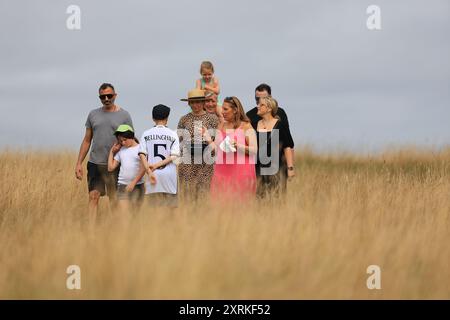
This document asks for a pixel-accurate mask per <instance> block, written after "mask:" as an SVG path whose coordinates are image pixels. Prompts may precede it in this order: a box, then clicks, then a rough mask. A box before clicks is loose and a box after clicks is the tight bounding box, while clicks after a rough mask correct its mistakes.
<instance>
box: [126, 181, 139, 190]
mask: <svg viewBox="0 0 450 320" xmlns="http://www.w3.org/2000/svg"><path fill="white" fill-rule="evenodd" d="M135 186H136V184H135V183H133V182H132V183H130V184H129V185H127V186H126V188H125V191H126V192H133V190H134V187H135Z"/></svg>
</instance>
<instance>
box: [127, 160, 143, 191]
mask: <svg viewBox="0 0 450 320" xmlns="http://www.w3.org/2000/svg"><path fill="white" fill-rule="evenodd" d="M140 164H141V165H140V168H139V172H138V174H137V175H136V177H135V178H134V179H133V181H131V182H130V183H129V184H128V185H127V186H126V188H125V190H126V191H127V192H132V191H133V190H134V187H136V185H137V183H138V182H139V181H141V179H142V177H143V176H144V175H145V167H144V166H143V165H142V161H141V163H140Z"/></svg>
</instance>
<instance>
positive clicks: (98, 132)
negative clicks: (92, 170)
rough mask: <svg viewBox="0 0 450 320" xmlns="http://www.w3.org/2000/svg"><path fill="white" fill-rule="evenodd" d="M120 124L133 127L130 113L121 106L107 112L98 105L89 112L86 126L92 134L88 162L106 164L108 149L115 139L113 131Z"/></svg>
mask: <svg viewBox="0 0 450 320" xmlns="http://www.w3.org/2000/svg"><path fill="white" fill-rule="evenodd" d="M121 124H128V125H130V126H131V127H133V122H132V121H131V116H130V114H129V113H128V111H125V110H124V109H122V108H120V110H119V111H116V112H108V111H103V109H102V108H101V107H100V108H98V109H94V110H92V111H91V112H89V115H88V117H87V120H86V128H91V129H92V134H93V138H92V144H91V153H90V155H89V162H92V163H95V164H108V155H109V150H110V149H111V147H112V145H113V144H114V142H116V141H117V140H116V137H115V136H114V132H115V131H116V129H117V127H118V126H120V125H121Z"/></svg>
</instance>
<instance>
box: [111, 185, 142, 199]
mask: <svg viewBox="0 0 450 320" xmlns="http://www.w3.org/2000/svg"><path fill="white" fill-rule="evenodd" d="M126 187H127V186H126V185H124V184H119V185H118V186H117V200H129V201H131V202H133V203H139V202H141V201H142V200H143V199H144V193H145V188H144V184H143V183H141V184H137V185H136V186H135V187H134V189H133V191H131V192H128V191H127V190H126Z"/></svg>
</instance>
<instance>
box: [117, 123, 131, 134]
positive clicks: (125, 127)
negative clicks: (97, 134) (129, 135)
mask: <svg viewBox="0 0 450 320" xmlns="http://www.w3.org/2000/svg"><path fill="white" fill-rule="evenodd" d="M127 131H131V132H134V130H133V128H132V127H131V126H129V125H127V124H121V125H120V126H118V127H117V129H116V132H115V133H120V132H127Z"/></svg>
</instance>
